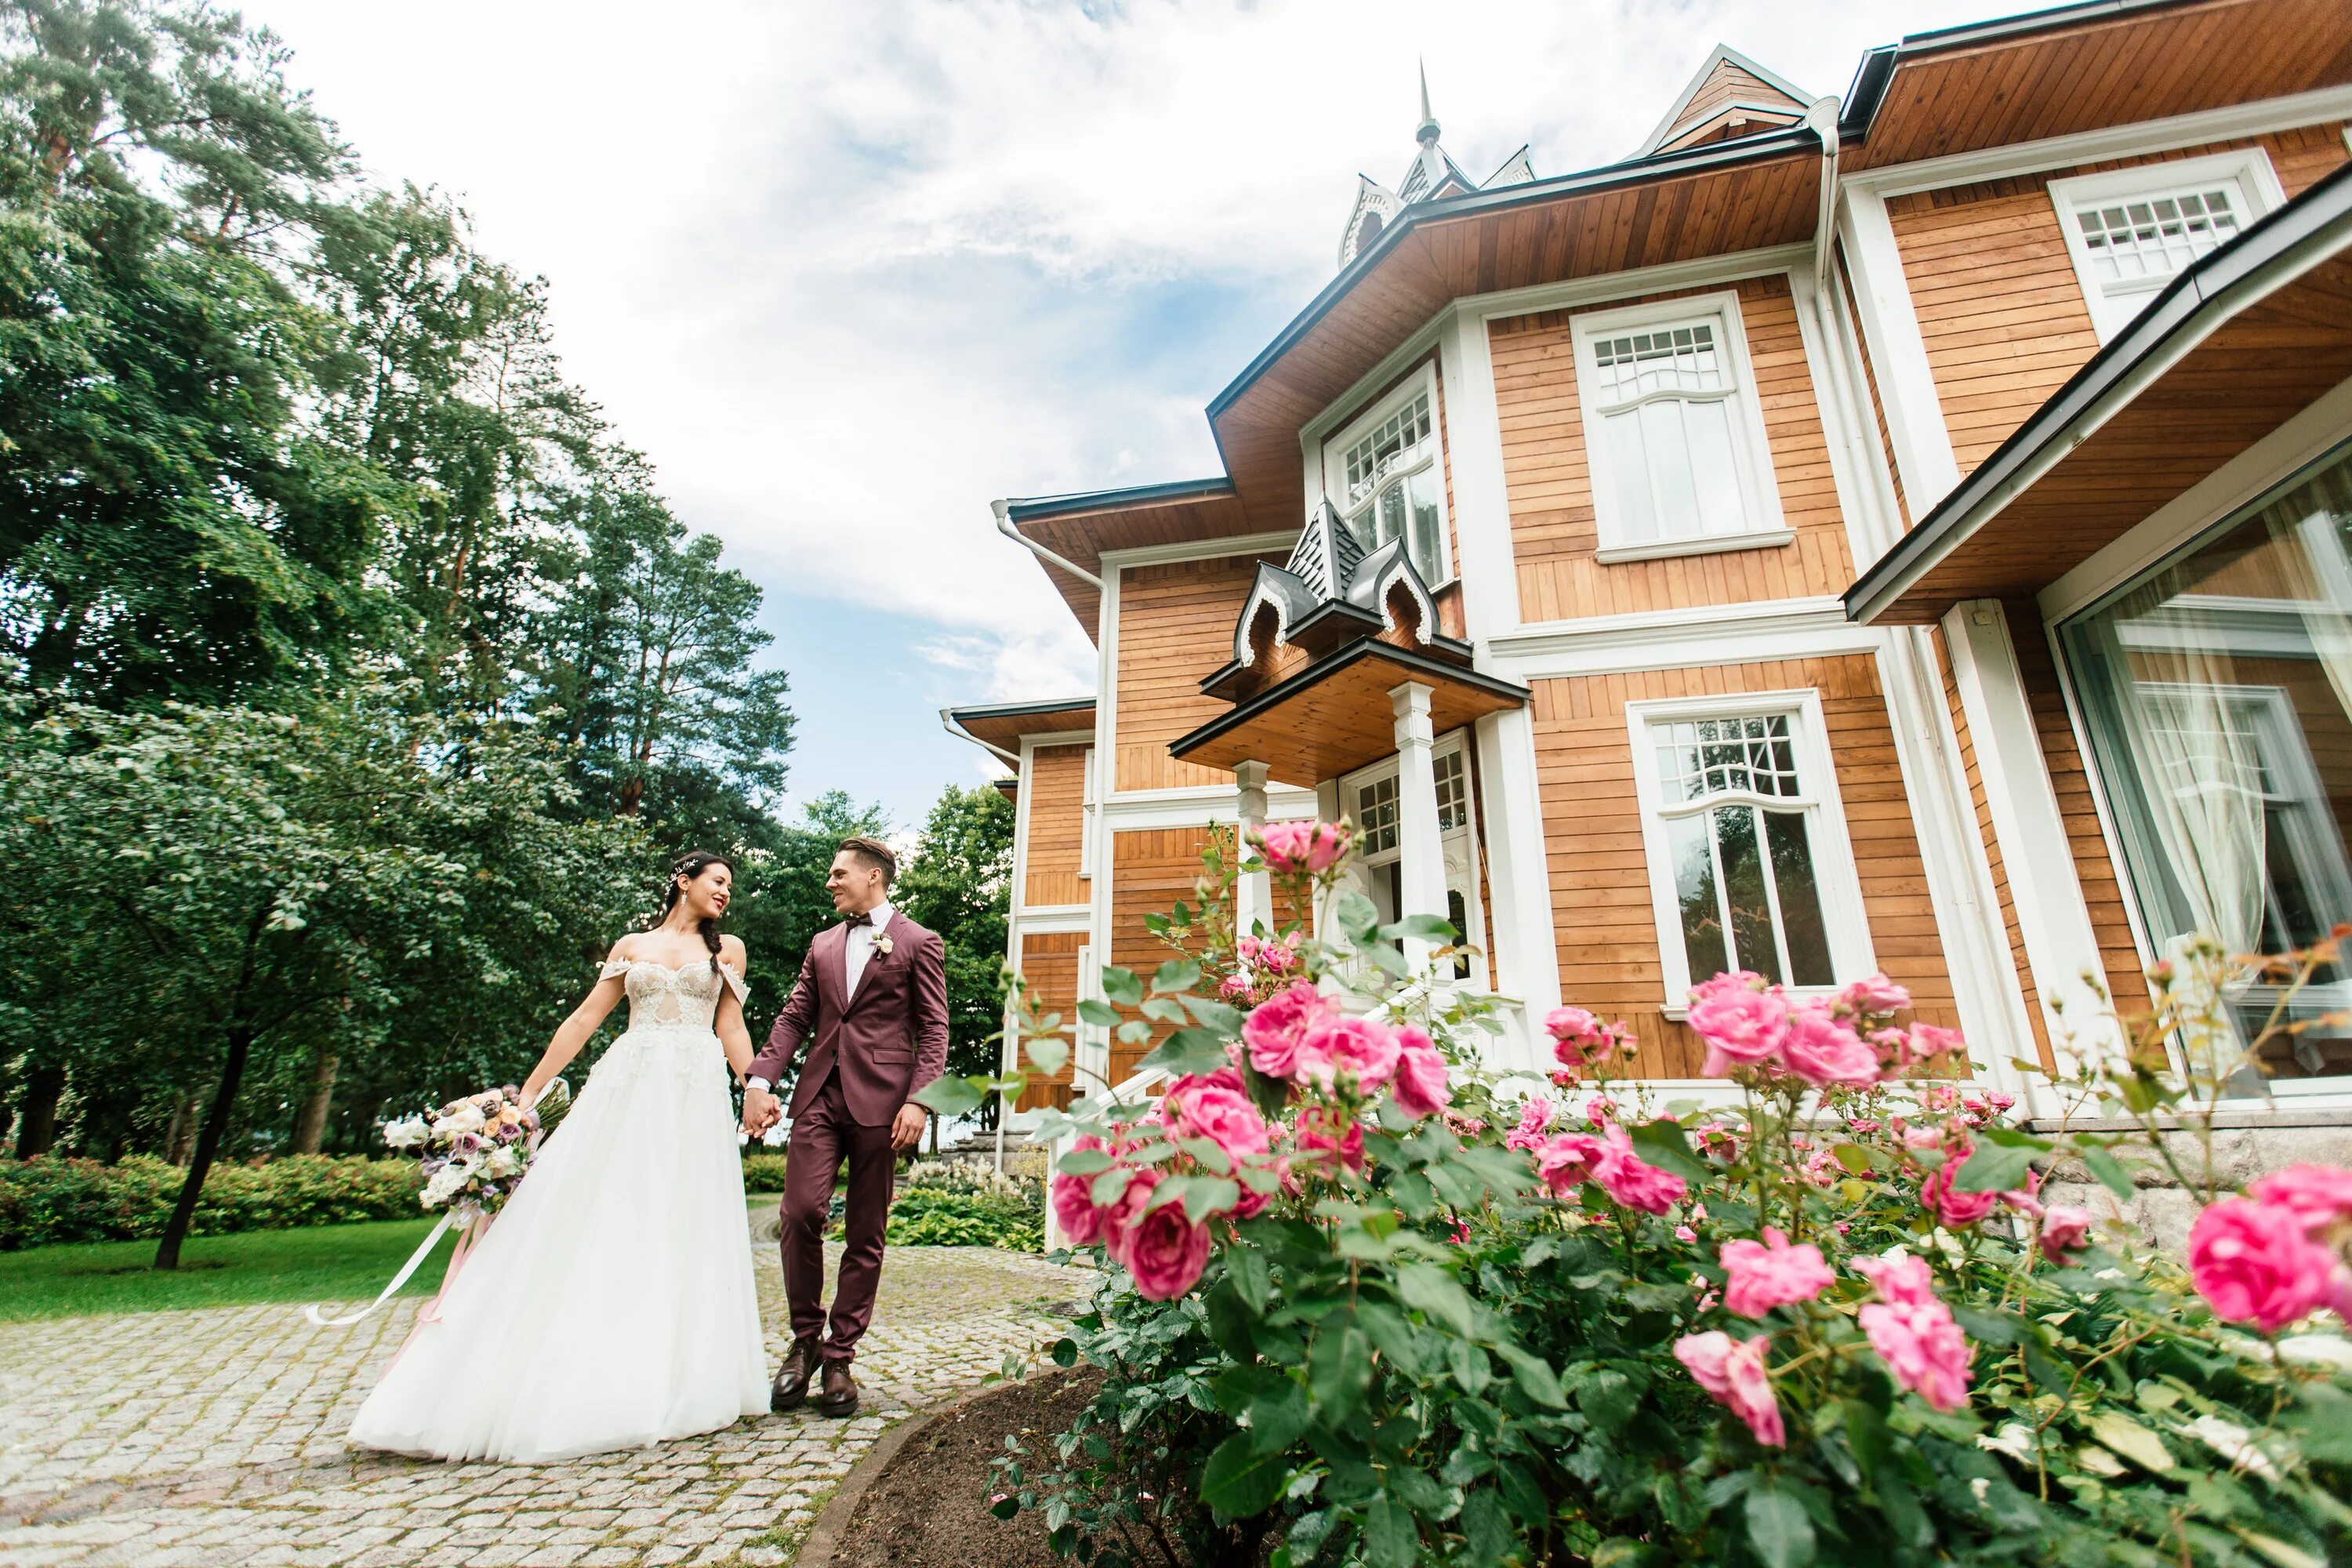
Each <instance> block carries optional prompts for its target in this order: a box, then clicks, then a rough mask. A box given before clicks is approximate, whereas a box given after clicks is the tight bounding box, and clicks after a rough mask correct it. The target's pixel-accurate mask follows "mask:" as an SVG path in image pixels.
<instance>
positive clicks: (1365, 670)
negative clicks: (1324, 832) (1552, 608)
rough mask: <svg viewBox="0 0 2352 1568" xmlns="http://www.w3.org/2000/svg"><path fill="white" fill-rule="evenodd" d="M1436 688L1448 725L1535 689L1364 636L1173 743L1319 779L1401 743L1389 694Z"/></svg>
mask: <svg viewBox="0 0 2352 1568" xmlns="http://www.w3.org/2000/svg"><path fill="white" fill-rule="evenodd" d="M1409 680H1415V681H1419V682H1421V683H1422V684H1423V685H1424V686H1427V687H1429V688H1430V689H1431V690H1432V692H1433V693H1434V695H1433V696H1432V697H1431V699H1430V723H1431V726H1432V728H1433V729H1434V730H1435V731H1437V732H1438V733H1440V734H1443V733H1444V732H1445V731H1448V730H1456V729H1460V728H1461V727H1462V726H1464V725H1465V724H1468V723H1471V722H1473V721H1475V720H1478V719H1483V718H1485V717H1486V715H1487V714H1489V713H1496V712H1500V711H1501V710H1504V709H1506V708H1517V707H1520V706H1523V705H1524V704H1525V703H1526V702H1527V700H1528V689H1527V688H1526V687H1524V686H1517V685H1514V684H1512V683H1511V682H1510V681H1507V680H1499V679H1496V678H1495V677H1493V676H1491V675H1481V674H1479V673H1478V672H1477V671H1475V670H1473V669H1465V668H1460V667H1458V666H1455V665H1453V664H1449V663H1447V662H1445V661H1444V660H1443V659H1440V658H1433V657H1431V656H1430V655H1428V654H1425V653H1420V652H1416V651H1414V650H1412V649H1410V648H1402V647H1397V646H1396V645H1395V644H1393V643H1386V642H1381V641H1380V640H1378V639H1377V638H1373V637H1361V638H1359V639H1358V640H1356V641H1355V642H1352V643H1349V644H1348V645H1347V646H1345V647H1341V648H1340V649H1339V650H1338V651H1337V652H1335V653H1333V654H1332V655H1330V657H1328V658H1323V659H1320V660H1318V661H1317V662H1316V663H1315V664H1313V665H1311V666H1309V667H1308V668H1306V669H1304V670H1301V671H1300V672H1299V673H1298V674H1297V675H1295V676H1292V677H1291V678H1290V679H1287V680H1285V681H1283V682H1282V683H1281V684H1279V685H1277V686H1274V687H1270V688H1268V689H1266V690H1265V691H1263V692H1261V693H1259V694H1258V695H1257V696H1256V697H1254V698H1252V699H1250V700H1248V701H1246V702H1243V703H1241V704H1239V705H1238V706H1236V707H1235V708H1234V710H1233V711H1231V712H1229V713H1226V714H1224V715H1223V716H1222V717H1220V718H1217V719H1213V720H1211V721H1209V722H1208V723H1206V724H1203V725H1202V726H1201V727H1200V728H1199V729H1197V730H1195V731H1192V733H1191V734H1189V735H1186V736H1185V737H1183V738H1182V739H1181V740H1180V741H1177V742H1174V743H1173V744H1171V746H1170V747H1169V748H1168V750H1169V752H1170V754H1171V755H1172V756H1176V757H1180V758H1181V759H1183V760H1184V761H1185V762H1188V763H1199V764H1200V765H1202V766H1203V767H1211V768H1231V767H1233V766H1234V764H1235V763H1250V762H1256V763H1265V764H1266V768H1267V772H1268V773H1269V775H1270V776H1271V777H1272V778H1273V779H1274V781H1275V782H1276V783H1279V784H1297V785H1299V786H1301V787H1304V788H1310V789H1311V788H1313V787H1314V786H1315V785H1317V784H1321V783H1322V782H1323V781H1324V780H1326V779H1332V778H1337V777H1339V775H1340V774H1341V773H1349V772H1351V771H1353V770H1354V769H1357V768H1360V767H1363V766H1365V765H1367V764H1368V763H1376V762H1378V761H1380V760H1381V758H1382V757H1385V756H1389V755H1391V754H1393V753H1394V752H1395V751H1396V717H1395V710H1394V708H1393V707H1392V706H1391V703H1390V700H1389V693H1390V692H1391V690H1393V689H1396V688H1397V687H1399V686H1402V685H1403V684H1404V683H1405V682H1406V681H1409Z"/></svg>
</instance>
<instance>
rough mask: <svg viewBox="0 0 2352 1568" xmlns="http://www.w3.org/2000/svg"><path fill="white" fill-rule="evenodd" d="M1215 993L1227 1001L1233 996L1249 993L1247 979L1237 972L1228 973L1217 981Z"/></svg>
mask: <svg viewBox="0 0 2352 1568" xmlns="http://www.w3.org/2000/svg"><path fill="white" fill-rule="evenodd" d="M1217 994H1218V995H1220V996H1223V997H1224V998H1226V999H1227V1000H1228V1001H1230V1000H1232V999H1233V998H1234V997H1235V996H1246V995H1248V994H1249V981H1248V980H1247V979H1246V978H1244V976H1242V975H1239V974H1228V975H1226V976H1225V977H1224V978H1223V980H1220V981H1218V982H1217Z"/></svg>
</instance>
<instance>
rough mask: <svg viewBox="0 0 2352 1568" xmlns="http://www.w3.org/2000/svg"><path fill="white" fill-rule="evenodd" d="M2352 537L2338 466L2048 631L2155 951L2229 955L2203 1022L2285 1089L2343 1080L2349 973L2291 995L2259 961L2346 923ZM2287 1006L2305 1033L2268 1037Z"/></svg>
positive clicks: (2323, 977) (2351, 989)
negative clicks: (2071, 686)
mask: <svg viewBox="0 0 2352 1568" xmlns="http://www.w3.org/2000/svg"><path fill="white" fill-rule="evenodd" d="M2347 542H2352V457H2347V456H2346V455H2345V454H2343V453H2339V454H2337V456H2336V458H2335V459H2334V460H2333V461H2332V462H2331V463H2330V464H2328V465H2327V466H2326V467H2325V468H2322V469H2320V470H2319V471H2318V472H2317V473H2315V474H2314V475H2311V476H2309V477H2307V478H2305V479H2302V480H2300V481H2299V482H2297V483H2296V484H2295V485H2294V487H2293V488H2292V489H2288V490H2287V491H2286V492H2284V494H2282V495H2280V496H2278V497H2276V498H2275V499H2274V500H2271V501H2269V502H2268V503H2266V504H2264V505H2262V506H2260V507H2258V508H2257V509H2255V510H2254V511H2253V512H2252V514H2251V515H2250V516H2247V517H2244V518H2242V519H2241V520H2240V521H2236V522H2234V523H2232V524H2231V525H2229V526H2227V527H2225V528H2224V529H2222V530H2221V531H2220V533H2219V534H2218V535H2216V536H2213V537H2210V538H2209V539H2208V540H2207V541H2206V542H2203V543H2201V544H2200V545H2198V546H2197V547H2195V548H2193V549H2192V550H2190V551H2189V552H2187V553H2186V554H2184V555H2182V556H2180V557H2179V558H2178V559H2176V560H2174V561H2172V562H2171V563H2168V564H2166V565H2165V566H2163V567H2161V568H2159V569H2158V570H2157V571H2155V572H2153V573H2151V574H2148V575H2147V577H2145V578H2143V579H2142V580H2141V581H2139V582H2138V583H2137V584H2132V585H2130V586H2128V587H2126V588H2125V589H2123V590H2121V591H2120V592H2118V593H2117V594H2116V595H2113V596H2111V597H2110V598H2108V599H2107V600H2105V602H2103V603H2101V604H2099V605H2095V606H2094V607H2093V608H2092V609H2091V610H2089V611H2087V612H2085V613H2084V614H2083V615H2081V616H2076V617H2074V619H2072V620H2070V621H2067V622H2066V623H2064V624H2063V625H2062V626H2060V627H2059V637H2060V642H2061V645H2062V646H2063V648H2064V650H2065V653H2066V657H2067V663H2068V668H2069V670H2070V672H2071V673H2072V674H2073V676H2074V680H2075V684H2076V687H2077V689H2078V692H2079V694H2080V697H2081V700H2082V706H2083V711H2084V720H2085V722H2086V726H2087V728H2088V730H2089V732H2090V738H2091V743H2092V748H2093V751H2094V752H2095V756H2096V758H2097V761H2098V764H2099V773H2100V780H2101V783H2102V784H2103V786H2104V788H2105V793H2106V796H2107V801H2108V805H2109V806H2110V808H2111V810H2112V814H2113V816H2114V820H2115V823H2116V832H2117V836H2118V837H2119V838H2120V839H2121V841H2122V845H2123V849H2124V855H2125V858H2126V863H2127V865H2128V867H2129V869H2130V872H2131V882H2132V892H2133V895H2134V897H2135V898H2136V899H2137V902H2138V906H2139V910H2140V913H2141V915H2142V917H2143V919H2144V921H2145V922H2146V925H2147V931H2148V934H2149V936H2150V938H2151V940H2152V941H2153V942H2155V944H2156V945H2157V947H2158V949H2159V952H2160V954H2161V955H2162V956H2165V957H2168V958H2173V959H2176V960H2177V959H2179V958H2181V957H2183V955H2185V954H2186V953H2187V952H2189V950H2190V948H2191V945H2192V944H2193V943H2195V942H2198V941H2199V940H2200V939H2202V941H2203V942H2206V943H2208V944H2212V945H2218V947H2219V948H2220V949H2221V952H2223V953H2224V954H2227V955H2229V958H2228V961H2227V963H2225V964H2224V965H2223V967H2222V970H2221V974H2220V975H2219V977H2218V979H2216V980H2214V981H2211V982H2210V983H2207V984H2217V985H2218V990H2219V994H2217V995H2213V996H2210V998H2206V999H2205V1000H2207V1001H2209V1002H2210V1008H2208V1009H2204V1010H2206V1011H2210V1014H2211V1015H2213V1016H2214V1017H2215V1018H2217V1019H2218V1021H2219V1022H2220V1023H2221V1025H2222V1026H2225V1027H2226V1028H2227V1029H2229V1030H2230V1031H2231V1032H2232V1033H2233V1034H2234V1036H2235V1040H2234V1044H2235V1045H2236V1046H2237V1047H2240V1048H2243V1047H2247V1046H2249V1045H2253V1044H2255V1043H2257V1041H2259V1042H2260V1049H2259V1061H2258V1062H2257V1064H2256V1065H2257V1066H2259V1068H2261V1069H2262V1070H2263V1072H2264V1073H2266V1074H2268V1075H2269V1076H2270V1077H2271V1078H2272V1079H2274V1080H2277V1081H2280V1082H2283V1083H2288V1084H2292V1083H2293V1082H2294V1081H2296V1080H2300V1079H2316V1078H2328V1077H2340V1076H2344V1075H2346V1074H2352V1029H2347V1027H2346V1026H2345V1025H2344V1024H2343V1022H2341V1018H2342V1013H2343V1009H2345V1008H2346V1007H2347V1005H2352V985H2348V984H2347V976H2346V975H2345V974H2344V973H2342V972H2341V971H2340V970H2339V969H2336V968H2335V967H2329V968H2326V969H2324V970H2323V971H2321V972H2320V973H2318V974H2317V975H2316V976H2315V983H2314V984H2311V985H2310V986H2308V987H2306V988H2305V990H2304V991H2303V992H2302V993H2300V994H2296V995H2294V997H2293V998H2292V999H2291V1000H2290V999H2288V997H2287V996H2286V989H2285V987H2284V986H2283V985H2282V984H2278V983H2277V981H2276V978H2275V977H2274V976H2272V975H2267V974H2265V973H2264V972H2263V969H2262V967H2261V966H2260V965H2259V964H2257V963H2254V962H2252V960H2253V959H2254V957H2255V956H2257V955H2261V954H2274V953H2279V952H2284V951H2286V950H2288V949H2291V948H2297V947H2305V946H2309V945H2310V944H2312V943H2313V942H2317V941H2319V940H2320V939H2322V938H2323V937H2325V936H2326V934H2327V933H2328V931H2329V930H2330V928H2331V927H2333V926H2334V925H2336V923H2337V922H2339V921H2352V867H2347V861H2346V857H2345V839H2346V836H2347V826H2352V564H2347V559H2348V557H2347ZM2208 970H2209V972H2210V966H2208ZM2182 972H2183V973H2184V976H2189V977H2191V978H2193V977H2194V976H2195V974H2196V973H2197V971H2196V969H2195V966H2193V965H2189V964H2184V965H2182ZM2283 1003H2284V1013H2283V1014H2281V1015H2279V1016H2280V1017H2281V1021H2282V1022H2288V1023H2293V1024H2295V1025H2297V1026H2299V1027H2297V1028H2296V1029H2295V1030H2294V1031H2293V1032H2288V1031H2284V1030H2280V1031H2275V1032H2273V1035H2272V1037H2270V1038H2268V1039H2266V1040H2264V1039H2261V1037H2262V1036H2263V1033H2264V1029H2265V1026H2266V1025H2267V1024H2268V1023H2269V1021H2270V1020H2271V1019H2272V1018H2273V1015H2274V1013H2277V1012H2278V1010H2279V1009H2280V1007H2281V1005H2282V1004H2283ZM2200 1065H2201V1064H2200ZM2223 1065H2224V1066H2227V1065H2228V1064H2226V1063H2225V1064H2223ZM2242 1087H2245V1088H2249V1089H2251V1088H2252V1087H2254V1086H2252V1085H2251V1084H2244V1083H2243V1082H2242Z"/></svg>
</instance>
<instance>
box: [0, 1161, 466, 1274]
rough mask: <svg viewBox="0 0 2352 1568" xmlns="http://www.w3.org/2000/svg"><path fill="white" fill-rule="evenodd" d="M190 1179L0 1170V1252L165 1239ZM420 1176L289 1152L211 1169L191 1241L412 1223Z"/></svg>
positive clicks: (99, 1171) (169, 1167) (55, 1164)
mask: <svg viewBox="0 0 2352 1568" xmlns="http://www.w3.org/2000/svg"><path fill="white" fill-rule="evenodd" d="M186 1178H187V1172H186V1171H184V1169H182V1168H181V1167H179V1166H177V1165H173V1164H168V1163H165V1162H163V1161H162V1160H158V1159H154V1158H152V1156H148V1155H143V1154H134V1155H131V1156H128V1157H126V1158H125V1159H123V1160H122V1161H121V1162H120V1163H116V1164H112V1165H108V1164H102V1163H100V1162H98V1161H96V1160H64V1159H56V1158H51V1157H49V1156H46V1155H45V1156H43V1157H41V1158H39V1159H37V1160H26V1161H23V1162H21V1163H19V1162H9V1163H0V1251H8V1252H14V1251H16V1250H18V1249H20V1248H23V1247H41V1246H45V1245H47V1244H48V1243H51V1242H60V1241H139V1240H149V1239H152V1238H153V1237H159V1236H161V1235H163V1225H164V1222H165V1221H166V1220H167V1219H169V1218H170V1217H171V1214H172V1205H173V1203H175V1202H176V1201H177V1200H178V1198H179V1195H180V1184H181V1183H182V1182H184V1180H186ZM421 1185H422V1178H421V1177H420V1176H419V1174H418V1172H417V1166H416V1162H415V1161H414V1160H371V1159H365V1158H361V1157H358V1156H343V1157H332V1158H331V1157H328V1156H324V1155H318V1154H291V1155H288V1156H286V1157H285V1158H282V1159H277V1160H256V1161H254V1162H252V1163H248V1164H241V1165H231V1164H222V1165H215V1166H214V1167H213V1169H212V1171H211V1172H210V1173H209V1174H207V1175H206V1177H205V1190H204V1194H203V1195H202V1196H201V1197H200V1198H199V1199H198V1200H197V1203H196V1214H195V1225H194V1234H195V1235H197V1236H226V1235H229V1234H231V1233H233V1232H236V1231H247V1230H289V1229H292V1228H294V1227H296V1226H310V1225H348V1224H351V1223H352V1222H354V1221H357V1220H371V1219H410V1218H414V1217H415V1216H417V1215H421V1214H422V1213H423V1212H424V1210H423V1209H422V1208H421V1207H420V1206H419V1205H418V1203H417V1193H418V1189H419V1187H420V1186H421Z"/></svg>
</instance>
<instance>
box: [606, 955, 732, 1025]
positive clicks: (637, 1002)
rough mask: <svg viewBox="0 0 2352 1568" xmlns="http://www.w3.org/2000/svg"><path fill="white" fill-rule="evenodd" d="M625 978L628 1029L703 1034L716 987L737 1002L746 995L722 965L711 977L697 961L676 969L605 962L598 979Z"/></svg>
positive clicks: (635, 961) (646, 962)
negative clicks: (661, 1029)
mask: <svg viewBox="0 0 2352 1568" xmlns="http://www.w3.org/2000/svg"><path fill="white" fill-rule="evenodd" d="M615 974H619V975H625V976H626V978H625V980H624V982H623V984H624V985H625V987H626V988H627V990H628V993H629V1027H630V1028H631V1029H633V1030H634V1029H651V1028H685V1029H697V1030H707V1029H709V1027H710V1021H711V1019H712V1018H713V1017H714V1016H717V1014H718V1012H719V987H720V986H721V985H724V986H726V987H727V988H728V989H729V990H730V991H732V992H734V993H735V999H736V1000H737V1001H738V1002H741V1001H743V1000H744V999H745V997H746V995H747V993H746V991H745V989H744V985H743V980H742V977H741V976H740V975H739V974H737V973H735V972H734V971H733V970H732V969H730V968H728V967H727V966H726V965H725V964H723V963H722V964H720V965H719V972H718V973H716V974H714V973H711V969H710V963H709V961H708V960H704V959H698V960H696V961H695V962H694V963H689V964H687V965H686V966H685V967H683V968H680V969H672V968H671V967H670V966H669V965H668V964H667V963H655V962H654V961H653V960H651V959H649V958H608V959H606V960H605V961H604V970H603V972H602V973H601V975H600V978H603V979H608V980H609V979H610V978H612V977H613V976H614V975H615Z"/></svg>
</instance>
